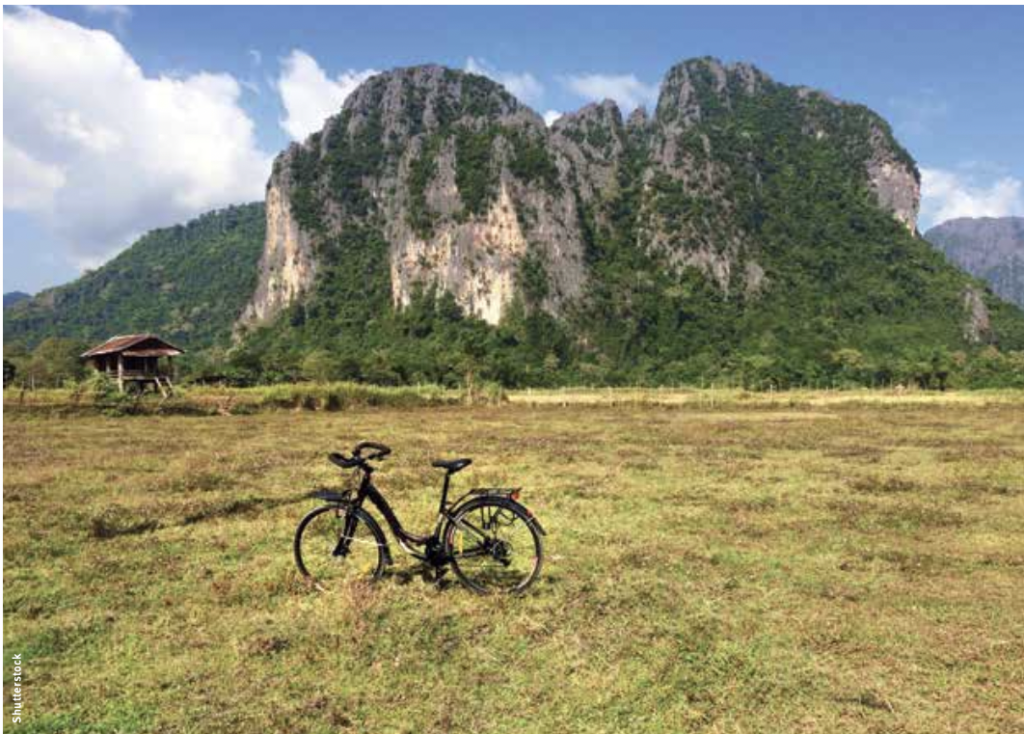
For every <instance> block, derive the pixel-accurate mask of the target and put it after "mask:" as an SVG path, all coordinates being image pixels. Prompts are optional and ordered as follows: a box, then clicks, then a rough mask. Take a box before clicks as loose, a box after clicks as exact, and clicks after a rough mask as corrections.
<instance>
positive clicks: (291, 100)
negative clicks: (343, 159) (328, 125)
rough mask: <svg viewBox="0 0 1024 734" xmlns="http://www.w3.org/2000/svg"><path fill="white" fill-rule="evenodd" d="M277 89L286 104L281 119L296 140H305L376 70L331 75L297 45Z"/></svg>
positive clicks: (350, 70) (349, 71) (283, 62)
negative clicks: (335, 76)
mask: <svg viewBox="0 0 1024 734" xmlns="http://www.w3.org/2000/svg"><path fill="white" fill-rule="evenodd" d="M282 66H283V67H284V69H283V71H282V72H281V77H280V78H279V79H278V80H277V90H278V92H280V94H281V101H282V103H283V104H284V109H285V118H284V119H283V120H281V127H283V128H284V130H285V132H287V133H288V134H289V135H290V136H291V137H292V139H293V140H305V139H306V138H307V137H308V136H309V135H311V134H312V133H315V132H316V131H317V130H319V129H320V128H322V127H323V126H324V120H326V119H327V118H328V117H330V116H331V115H334V114H336V113H337V112H338V111H339V110H340V109H341V105H342V104H343V103H344V102H345V99H346V98H347V97H348V95H350V94H351V93H352V92H354V91H355V89H356V87H358V86H359V85H360V84H362V83H363V82H365V81H366V80H367V79H369V78H370V77H371V76H373V75H374V74H376V73H377V72H376V71H374V70H373V69H365V70H363V71H356V70H354V69H349V70H348V71H343V72H342V73H341V74H339V75H338V77H337V79H330V78H329V77H328V76H327V74H325V73H324V70H323V69H321V68H320V65H319V64H318V63H317V62H316V59H314V58H313V57H312V56H310V55H309V54H307V53H306V52H305V51H300V50H299V49H295V50H294V51H292V52H291V53H290V54H289V55H288V56H287V57H285V59H284V60H283V61H282Z"/></svg>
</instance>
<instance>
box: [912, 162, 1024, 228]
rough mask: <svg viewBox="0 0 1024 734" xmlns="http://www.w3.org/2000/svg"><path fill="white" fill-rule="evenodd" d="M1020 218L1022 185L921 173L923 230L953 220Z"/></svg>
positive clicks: (1011, 181)
mask: <svg viewBox="0 0 1024 734" xmlns="http://www.w3.org/2000/svg"><path fill="white" fill-rule="evenodd" d="M1010 215H1024V184H1022V182H1021V181H1020V179H1017V178H1014V177H1012V176H1002V177H1000V178H998V179H995V180H990V182H989V183H988V184H987V185H986V184H981V183H978V182H977V180H976V178H975V177H973V176H972V175H970V174H963V173H956V172H953V171H946V170H942V169H938V168H922V169H921V220H922V222H923V228H924V229H927V228H929V227H931V226H933V225H935V224H939V223H941V222H944V221H946V220H947V219H955V218H957V217H1005V216H1010Z"/></svg>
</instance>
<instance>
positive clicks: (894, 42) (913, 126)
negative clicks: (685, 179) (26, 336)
mask: <svg viewBox="0 0 1024 734" xmlns="http://www.w3.org/2000/svg"><path fill="white" fill-rule="evenodd" d="M1021 38H1024V9H1021V8H989V9H982V8H966V9H965V8H928V7H910V8H778V9H777V8H763V7H758V8H690V7H682V8H581V7H570V8H536V7H521V8H352V7H342V8H327V7H303V8H264V7H219V8H202V7H179V8H168V7H140V8H124V7H121V6H113V7H108V8H107V9H106V10H98V9H96V8H91V9H89V8H80V7H60V8H56V7H55V8H42V9H37V10H24V9H14V10H11V9H7V8H5V10H4V82H5V84H4V179H5V182H6V184H5V190H4V245H5V248H4V266H5V267H4V276H3V281H4V282H3V287H4V290H5V291H9V290H14V289H21V290H28V291H30V292H35V291H38V290H39V289H41V288H43V287H46V286H50V285H55V284H57V283H61V282H65V281H67V280H69V279H71V278H73V277H75V276H76V275H77V274H78V273H79V272H80V270H81V268H83V267H94V266H95V265H97V264H99V263H100V262H102V261H104V260H105V259H106V258H108V257H110V256H111V255H112V254H114V253H116V252H117V251H118V250H120V249H122V248H123V247H124V246H125V245H127V244H129V242H130V241H131V239H132V238H133V237H134V236H136V235H138V234H140V233H142V232H144V231H146V230H147V229H149V228H152V227H155V226H164V225H168V224H173V223H175V222H179V221H183V220H185V219H187V218H189V217H191V216H193V215H195V214H197V213H199V212H201V211H204V210H207V209H210V208H214V207H216V206H221V205H224V204H227V203H230V202H233V201H245V200H251V199H256V198H258V197H259V196H260V192H261V191H262V188H263V184H264V183H265V178H266V173H267V172H268V170H269V162H270V160H271V159H272V157H273V155H274V154H276V153H277V152H278V151H279V150H281V149H282V148H283V147H284V146H285V145H287V144H288V142H289V141H290V140H291V139H292V138H294V137H301V136H303V135H305V134H306V133H308V132H310V131H312V129H313V128H315V127H318V126H319V120H321V119H322V118H323V116H325V115H326V114H329V113H330V112H332V111H334V108H335V107H337V106H338V105H340V102H341V100H343V98H344V95H345V94H346V93H347V92H348V91H350V90H351V88H353V87H354V86H355V84H357V83H358V82H359V81H360V80H361V79H363V78H365V76H366V74H368V73H370V72H371V71H373V70H384V69H388V68H391V67H394V66H404V65H410V64H419V63H425V62H439V63H443V64H446V65H449V66H452V67H456V68H467V67H468V68H471V69H474V70H477V71H480V72H483V73H487V74H489V75H491V76H493V77H495V78H497V79H498V80H499V81H503V82H505V83H506V84H507V86H509V87H510V89H511V90H512V91H513V92H515V93H517V94H519V95H520V96H521V97H523V98H524V101H526V102H527V103H529V104H530V105H531V106H532V107H534V109H536V110H537V111H538V112H540V113H541V114H544V113H551V114H554V113H557V112H561V111H567V110H573V109H577V108H578V107H580V106H582V105H583V104H585V103H586V102H587V101H589V98H590V97H597V96H606V95H607V96H612V97H614V98H616V99H617V100H618V101H619V102H620V105H621V106H624V107H629V106H631V105H634V104H636V103H638V102H644V103H647V104H648V105H650V104H651V102H652V100H653V98H654V96H655V95H656V90H657V85H658V84H659V82H660V80H661V78H662V76H663V75H664V73H665V71H666V70H667V69H668V68H669V67H670V66H671V65H672V64H673V63H675V62H677V61H680V60H682V59H686V58H690V57H694V56H703V55H713V56H717V57H719V58H721V59H723V60H725V61H741V60H742V61H750V62H752V63H754V64H756V65H757V66H759V67H760V68H761V69H763V70H764V71H766V72H767V73H768V74H770V75H771V76H773V77H774V78H775V79H777V80H779V81H782V82H786V83H792V84H806V85H809V86H813V87H817V88H820V89H824V90H826V91H828V92H830V93H832V94H834V95H836V96H838V97H840V98H843V99H847V100H851V101H856V102H861V103H864V104H867V105H868V106H870V107H872V108H873V109H875V110H877V111H878V112H880V113H881V114H883V115H884V116H885V117H886V118H887V119H889V120H890V121H891V122H892V124H893V127H894V129H895V131H896V134H897V137H898V138H899V139H900V140H901V142H903V144H904V145H905V146H906V147H907V148H908V149H909V150H910V152H911V153H912V154H913V155H914V157H915V158H916V159H917V161H918V163H919V165H920V166H921V168H922V169H924V171H925V174H926V175H925V201H924V207H923V211H922V218H921V225H922V227H926V226H928V225H930V224H932V223H935V222H937V221H939V220H941V219H945V218H947V217H950V216H958V215H999V214H1011V213H1014V214H1024V191H1022V183H1021V182H1022V181H1024V143H1022V141H1024V136H1022V135H1021V130H1022V129H1024V94H1021V93H1020V90H1021V85H1022V82H1021V80H1022V79H1024V46H1022V44H1021Z"/></svg>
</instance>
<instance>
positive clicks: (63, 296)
mask: <svg viewBox="0 0 1024 734" xmlns="http://www.w3.org/2000/svg"><path fill="white" fill-rule="evenodd" d="M264 228H265V217H264V209H263V204H262V203H254V204H245V205H242V206H232V207H228V208H226V209H222V210H219V211H215V212H210V213H209V214H204V215H203V216H201V217H199V218H197V219H194V220H193V221H191V222H189V223H188V224H184V225H177V226H174V227H167V228H164V229H157V230H154V231H152V232H150V233H148V234H147V235H145V236H143V237H141V238H140V239H139V240H138V241H137V242H135V243H134V244H133V245H132V246H131V247H129V248H128V249H126V250H125V251H124V252H122V253H121V254H120V255H118V256H117V257H115V258H114V259H113V260H111V261H110V262H108V263H106V264H104V265H103V266H102V267H100V268H98V269H97V270H95V271H93V272H90V273H87V274H86V275H84V276H82V277H81V278H79V279H78V280H76V281H74V282H73V283H69V284H68V285H64V286H59V287H57V288H51V289H48V290H46V291H43V292H42V293H39V294H38V295H36V296H35V297H33V298H31V299H28V300H22V301H20V302H18V303H15V304H13V305H12V306H10V307H8V308H5V309H4V344H5V346H7V345H10V344H11V343H12V342H18V343H23V344H25V345H26V346H29V347H32V346H35V345H36V344H38V343H39V342H40V341H42V340H43V339H44V338H46V337H50V336H56V337H62V338H70V339H76V340H80V341H84V342H98V341H102V340H104V339H106V338H107V337H109V336H112V335H114V334H128V333H133V332H144V331H152V332H156V333H159V334H160V335H161V336H163V337H165V338H167V339H169V340H171V341H172V342H174V343H176V344H180V346H182V347H184V348H186V349H189V350H195V349H202V348H205V347H210V346H213V345H214V344H220V345H222V346H227V345H228V344H229V343H230V336H231V328H232V325H233V324H234V322H235V320H236V319H237V318H238V315H239V313H240V312H241V310H242V306H243V305H244V304H245V301H246V299H247V298H248V297H249V295H250V294H251V293H252V290H253V288H254V287H255V285H256V272H257V270H256V263H257V260H258V259H259V256H260V252H261V250H262V248H263V239H264Z"/></svg>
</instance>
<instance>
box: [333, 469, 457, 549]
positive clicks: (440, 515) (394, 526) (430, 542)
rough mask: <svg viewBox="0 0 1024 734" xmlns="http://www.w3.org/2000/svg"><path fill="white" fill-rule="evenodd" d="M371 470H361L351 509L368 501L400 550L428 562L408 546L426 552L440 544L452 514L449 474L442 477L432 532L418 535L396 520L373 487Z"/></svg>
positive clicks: (389, 506) (396, 516)
mask: <svg viewBox="0 0 1024 734" xmlns="http://www.w3.org/2000/svg"><path fill="white" fill-rule="evenodd" d="M372 474H373V470H372V469H370V468H369V467H367V468H365V469H363V478H362V480H361V481H360V482H359V490H358V492H357V493H356V498H355V499H354V500H353V501H352V502H351V503H350V504H351V505H352V506H353V507H362V505H363V502H364V501H366V500H367V499H369V500H370V502H371V504H373V506H374V507H376V508H377V509H378V510H379V511H380V514H381V515H382V516H383V518H384V521H385V522H386V523H387V524H388V527H389V528H390V529H391V533H392V535H394V536H395V539H396V540H397V541H398V545H399V546H401V548H402V550H404V551H405V552H406V553H409V554H410V555H412V556H414V557H416V558H418V559H420V560H428V556H427V555H425V554H423V553H419V552H418V551H416V550H414V549H413V548H412V547H410V546H421V547H426V548H427V549H428V550H429V549H430V548H431V546H434V545H436V544H437V543H439V542H440V538H441V527H442V525H443V524H444V521H445V520H446V519H450V518H451V516H452V513H451V512H450V510H449V506H448V490H449V487H450V486H451V474H445V475H444V485H443V486H442V488H441V501H440V503H439V504H438V508H437V523H436V524H435V525H434V531H433V532H432V533H431V534H430V535H419V534H417V533H412V532H409V531H408V530H406V529H405V528H404V527H403V526H402V522H401V520H399V519H398V515H396V514H395V511H394V510H393V509H391V505H390V504H388V501H387V500H386V499H385V498H384V495H383V494H381V492H380V490H379V489H377V487H375V486H374V484H373V480H372V479H371V475H372Z"/></svg>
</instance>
